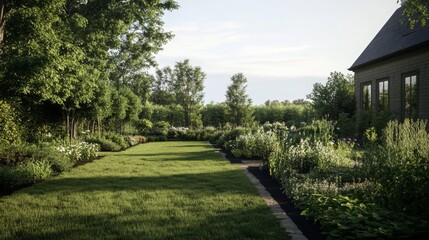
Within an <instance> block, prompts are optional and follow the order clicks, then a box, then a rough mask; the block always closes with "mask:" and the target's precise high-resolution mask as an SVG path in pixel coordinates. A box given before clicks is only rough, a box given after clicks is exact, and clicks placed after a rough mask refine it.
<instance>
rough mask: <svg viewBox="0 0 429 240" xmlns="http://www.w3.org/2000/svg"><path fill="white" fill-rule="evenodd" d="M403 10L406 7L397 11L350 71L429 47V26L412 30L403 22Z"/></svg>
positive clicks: (416, 27) (418, 26)
mask: <svg viewBox="0 0 429 240" xmlns="http://www.w3.org/2000/svg"><path fill="white" fill-rule="evenodd" d="M403 10H404V6H402V7H400V8H399V9H397V10H396V11H395V13H394V14H393V15H392V17H390V19H389V21H387V23H386V24H385V25H384V26H383V28H382V29H381V30H380V32H378V34H377V35H376V36H375V38H374V39H373V40H372V41H371V43H370V44H369V45H368V46H367V47H366V49H365V50H364V51H363V52H362V54H361V55H360V56H359V57H358V59H357V60H356V61H355V63H353V65H352V66H351V67H350V70H352V71H354V70H356V69H357V68H359V67H363V66H366V65H368V64H371V63H374V62H377V61H380V60H384V59H386V58H389V57H392V56H394V55H397V54H400V53H403V52H406V51H409V50H412V49H416V48H419V47H422V46H425V45H429V26H426V27H424V28H423V27H421V26H420V25H416V26H415V27H414V29H410V27H409V26H408V24H405V23H402V22H401V20H402V19H403V17H402V12H403Z"/></svg>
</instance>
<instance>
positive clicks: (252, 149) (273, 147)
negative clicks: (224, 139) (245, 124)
mask: <svg viewBox="0 0 429 240" xmlns="http://www.w3.org/2000/svg"><path fill="white" fill-rule="evenodd" d="M278 147H279V142H278V139H277V135H276V134H275V133H274V132H271V131H268V132H265V131H264V130H263V129H262V128H261V129H259V130H257V131H256V132H255V133H247V134H244V135H240V136H238V137H237V138H236V140H235V144H234V147H233V148H232V149H231V152H232V153H233V154H234V153H235V154H234V155H235V156H236V157H241V155H243V156H244V157H246V158H260V159H263V160H266V161H267V160H268V158H269V156H270V154H271V153H273V152H276V151H277V149H278ZM238 155H240V156H238Z"/></svg>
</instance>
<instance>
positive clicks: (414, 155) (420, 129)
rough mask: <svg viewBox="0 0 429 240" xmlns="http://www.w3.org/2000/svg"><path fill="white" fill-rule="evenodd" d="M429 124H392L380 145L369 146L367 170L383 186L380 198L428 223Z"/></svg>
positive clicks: (384, 133)
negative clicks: (428, 130) (422, 217)
mask: <svg viewBox="0 0 429 240" xmlns="http://www.w3.org/2000/svg"><path fill="white" fill-rule="evenodd" d="M426 129H427V122H426V121H423V120H419V121H413V120H406V121H405V122H404V123H399V122H397V121H392V122H389V123H388V124H387V127H386V128H385V129H384V130H383V136H382V138H381V145H375V143H374V145H373V146H370V147H369V149H368V150H367V151H366V154H365V155H364V167H365V169H366V170H367V172H368V175H370V176H372V177H373V178H374V180H375V181H377V182H378V183H379V184H380V186H381V198H382V199H384V201H385V204H386V205H387V206H389V207H390V208H391V209H400V210H403V211H405V212H409V213H412V214H414V215H420V216H424V217H425V219H427V220H429V209H428V208H427V203H428V202H429V181H428V179H429V170H428V169H429V133H428V132H427V130H426Z"/></svg>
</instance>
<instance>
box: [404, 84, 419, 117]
mask: <svg viewBox="0 0 429 240" xmlns="http://www.w3.org/2000/svg"><path fill="white" fill-rule="evenodd" d="M404 81H405V82H404V91H405V92H404V100H405V102H404V117H405V118H412V119H416V118H417V75H411V76H407V77H405V79H404Z"/></svg>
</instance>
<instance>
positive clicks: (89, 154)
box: [56, 142, 99, 163]
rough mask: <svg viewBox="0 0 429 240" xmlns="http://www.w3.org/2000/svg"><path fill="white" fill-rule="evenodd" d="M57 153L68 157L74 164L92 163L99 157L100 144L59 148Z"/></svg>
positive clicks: (81, 143)
mask: <svg viewBox="0 0 429 240" xmlns="http://www.w3.org/2000/svg"><path fill="white" fill-rule="evenodd" d="M56 150H57V151H59V152H61V153H63V154H64V155H66V156H67V157H68V158H69V160H70V161H71V162H72V163H77V162H86V161H91V160H93V159H94V158H96V157H97V152H98V150H99V146H98V144H94V143H87V142H80V143H77V144H70V145H65V146H58V147H57V148H56Z"/></svg>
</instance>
